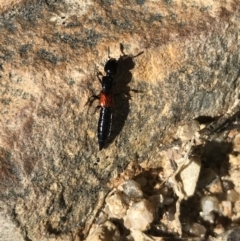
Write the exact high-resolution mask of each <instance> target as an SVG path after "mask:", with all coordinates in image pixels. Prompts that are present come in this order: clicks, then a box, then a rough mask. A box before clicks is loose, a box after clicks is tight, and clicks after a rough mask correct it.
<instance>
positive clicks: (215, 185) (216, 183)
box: [209, 177, 223, 194]
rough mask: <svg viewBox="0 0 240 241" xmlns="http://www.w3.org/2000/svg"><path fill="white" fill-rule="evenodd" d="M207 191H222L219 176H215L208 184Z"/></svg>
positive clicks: (216, 192) (217, 192)
mask: <svg viewBox="0 0 240 241" xmlns="http://www.w3.org/2000/svg"><path fill="white" fill-rule="evenodd" d="M209 191H210V192H211V193H213V194H219V193H223V188H222V181H221V179H220V178H218V177H217V178H215V179H214V180H213V181H212V182H211V184H210V185H209Z"/></svg>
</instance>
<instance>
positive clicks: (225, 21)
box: [0, 0, 240, 241]
mask: <svg viewBox="0 0 240 241" xmlns="http://www.w3.org/2000/svg"><path fill="white" fill-rule="evenodd" d="M0 6H1V11H2V13H1V16H0V29H1V35H0V43H1V45H0V93H1V95H0V111H1V116H0V120H1V126H0V199H1V200H2V201H3V202H4V203H5V204H4V205H5V206H4V208H6V210H8V211H7V215H9V216H10V217H11V218H12V220H13V222H14V223H15V224H17V225H18V226H19V227H20V230H21V232H22V236H23V237H24V239H25V240H32V241H34V240H64V241H66V240H82V239H83V237H84V235H85V234H86V233H87V231H88V228H89V225H90V224H91V221H92V220H93V218H94V215H95V214H96V212H97V210H98V208H99V206H101V202H102V200H103V197H104V195H105V194H106V193H107V191H108V188H107V182H108V181H109V178H110V177H112V176H114V175H117V174H118V173H119V172H122V171H123V170H124V168H125V167H126V165H127V164H128V163H129V162H131V161H138V162H142V161H144V160H155V161H156V162H158V163H159V166H161V158H160V156H159V155H158V152H159V149H160V148H162V147H164V145H166V144H167V143H170V142H171V141H172V140H173V138H174V136H175V132H176V129H177V126H178V125H179V124H180V123H185V122H186V121H188V120H191V119H193V118H196V117H199V116H212V117H214V116H219V115H222V114H224V113H225V112H226V111H227V110H228V109H229V108H230V107H231V105H232V104H233V103H234V101H235V99H236V98H237V94H238V91H239V82H240V78H239V71H240V59H239V54H240V49H239V35H238V33H239V30H240V25H239V22H240V10H239V2H238V1H225V2H224V1H221V3H218V2H216V1H205V0H203V1H200V0H197V1H193V2H192V1H180V0H173V1H167V0H165V1H164V0H162V1H154V0H152V1H150V0H149V1H139V0H119V1H115V0H103V1H102V0H101V1H100V0H95V1H90V0H88V1H84V0H78V1H77V0H65V1H64V0H59V1H58V0H55V1H54V0H45V1H44V0H39V1H17V0H16V1H10V2H8V3H7V2H3V1H1V2H0ZM120 43H122V44H123V46H124V51H125V54H126V56H124V57H121V58H119V57H120V54H121V51H120V47H119V44H120ZM108 47H109V49H110V56H111V57H115V58H117V59H118V58H119V69H118V73H117V75H116V77H115V81H116V84H115V86H114V91H115V93H116V94H117V95H116V97H115V110H114V121H113V131H112V136H111V139H110V144H109V145H108V147H107V148H106V149H104V150H102V151H101V152H99V151H98V144H97V136H96V128H97V122H98V116H99V114H98V111H97V112H96V113H95V112H94V111H95V107H96V106H97V103H94V104H93V105H92V106H91V107H89V106H85V104H86V102H87V100H88V98H89V97H90V96H91V95H92V94H98V93H99V91H100V89H101V86H100V84H99V82H98V81H97V78H96V73H97V70H100V71H102V72H103V66H104V64H105V62H106V60H107V58H108V51H107V48H108ZM141 51H144V53H143V54H142V55H139V56H138V57H136V58H132V56H134V55H136V54H138V53H140V52H141ZM130 89H134V90H137V91H130V92H129V90H130ZM129 94H130V95H131V98H130V95H129ZM2 205H3V204H2ZM4 210H5V209H4ZM0 239H1V238H0Z"/></svg>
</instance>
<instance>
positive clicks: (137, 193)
mask: <svg viewBox="0 0 240 241" xmlns="http://www.w3.org/2000/svg"><path fill="white" fill-rule="evenodd" d="M122 188H123V192H124V193H125V194H126V195H128V196H129V197H130V198H142V197H143V191H142V189H141V186H140V184H138V183H137V182H135V181H133V180H127V181H125V182H124V183H123V184H122Z"/></svg>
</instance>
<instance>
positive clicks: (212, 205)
mask: <svg viewBox="0 0 240 241" xmlns="http://www.w3.org/2000/svg"><path fill="white" fill-rule="evenodd" d="M218 204H219V201H218V199H217V198H216V197H214V196H205V197H203V198H202V200H201V205H202V211H203V215H206V214H209V213H210V212H212V211H218V209H219V205H218Z"/></svg>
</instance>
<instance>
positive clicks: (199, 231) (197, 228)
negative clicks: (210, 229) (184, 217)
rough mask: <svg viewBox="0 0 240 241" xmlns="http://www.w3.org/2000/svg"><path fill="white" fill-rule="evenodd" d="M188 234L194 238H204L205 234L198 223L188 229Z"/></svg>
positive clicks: (204, 229) (202, 227)
mask: <svg viewBox="0 0 240 241" xmlns="http://www.w3.org/2000/svg"><path fill="white" fill-rule="evenodd" d="M189 232H190V234H192V235H194V236H196V237H200V238H204V237H205V234H206V228H205V227H204V226H203V225H201V224H199V223H193V224H192V225H191V227H190V228H189Z"/></svg>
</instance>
